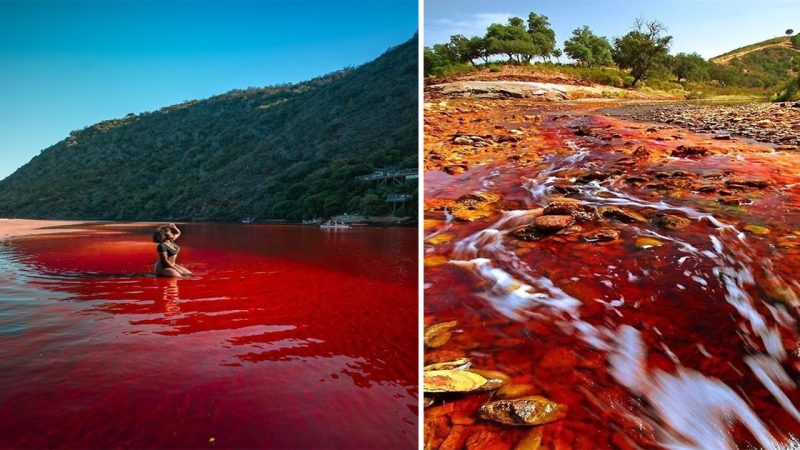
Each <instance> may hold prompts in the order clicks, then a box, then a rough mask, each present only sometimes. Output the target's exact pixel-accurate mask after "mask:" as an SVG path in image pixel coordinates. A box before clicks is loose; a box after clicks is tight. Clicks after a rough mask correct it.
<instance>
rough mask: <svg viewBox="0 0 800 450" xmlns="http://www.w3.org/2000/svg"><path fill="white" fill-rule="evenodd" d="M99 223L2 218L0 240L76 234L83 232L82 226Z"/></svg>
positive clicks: (0, 219)
mask: <svg viewBox="0 0 800 450" xmlns="http://www.w3.org/2000/svg"><path fill="white" fill-rule="evenodd" d="M93 223H97V222H95V221H89V220H39V219H4V218H0V239H8V238H14V237H21V236H35V235H40V234H55V233H59V234H60V233H75V232H78V231H81V230H82V229H81V228H77V226H80V225H87V224H93ZM66 227H76V228H66Z"/></svg>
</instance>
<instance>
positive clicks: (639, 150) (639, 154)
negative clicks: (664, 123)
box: [631, 145, 653, 161]
mask: <svg viewBox="0 0 800 450" xmlns="http://www.w3.org/2000/svg"><path fill="white" fill-rule="evenodd" d="M652 154H653V152H651V151H650V150H648V149H646V148H644V147H643V146H641V145H640V146H638V147H636V149H635V150H634V151H633V153H631V156H632V157H633V158H635V159H637V160H639V161H644V160H647V159H650V156H651V155H652Z"/></svg>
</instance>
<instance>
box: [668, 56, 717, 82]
mask: <svg viewBox="0 0 800 450" xmlns="http://www.w3.org/2000/svg"><path fill="white" fill-rule="evenodd" d="M672 73H673V74H674V75H675V77H677V78H678V81H682V80H683V81H704V80H707V79H708V77H709V72H708V62H707V61H706V60H705V59H703V57H702V56H700V55H699V54H697V53H678V54H677V55H675V57H674V58H673V60H672Z"/></svg>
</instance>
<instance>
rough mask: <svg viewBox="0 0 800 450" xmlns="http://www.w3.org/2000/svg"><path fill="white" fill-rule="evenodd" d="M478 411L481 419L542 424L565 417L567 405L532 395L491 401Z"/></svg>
mask: <svg viewBox="0 0 800 450" xmlns="http://www.w3.org/2000/svg"><path fill="white" fill-rule="evenodd" d="M478 413H479V414H480V417H481V418H482V419H485V420H493V421H495V422H500V423H503V424H506V425H516V426H525V425H542V424H545V423H550V422H554V421H556V420H559V419H562V418H564V417H566V415H567V407H566V405H561V404H558V403H555V402H553V401H550V400H548V399H546V398H544V397H540V396H536V395H534V396H530V397H523V398H519V399H514V400H496V401H492V402H489V403H486V404H484V405H483V406H481V407H480V409H479V410H478Z"/></svg>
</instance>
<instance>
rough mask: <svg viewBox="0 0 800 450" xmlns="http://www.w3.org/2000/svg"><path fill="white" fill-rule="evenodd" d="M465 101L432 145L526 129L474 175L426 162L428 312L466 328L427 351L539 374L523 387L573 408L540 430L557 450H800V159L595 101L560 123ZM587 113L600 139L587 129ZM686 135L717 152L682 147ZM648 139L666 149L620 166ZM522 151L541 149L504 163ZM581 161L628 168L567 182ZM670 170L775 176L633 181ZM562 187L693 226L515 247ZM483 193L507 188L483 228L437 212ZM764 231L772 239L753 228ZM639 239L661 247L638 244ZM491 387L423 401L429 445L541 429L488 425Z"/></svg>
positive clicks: (639, 226)
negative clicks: (711, 188)
mask: <svg viewBox="0 0 800 450" xmlns="http://www.w3.org/2000/svg"><path fill="white" fill-rule="evenodd" d="M465 103H466V102H465ZM470 106H471V105H466V106H462V105H460V104H459V105H455V106H453V108H454V109H455V108H459V107H461V108H463V109H461V110H460V111H459V112H460V113H461V114H458V113H450V114H448V115H442V116H437V117H436V119H432V118H431V117H430V116H429V117H426V120H428V121H430V122H434V121H436V125H435V126H434V125H432V124H431V125H429V128H430V129H432V130H435V131H437V132H438V135H434V136H432V137H429V136H428V135H426V139H427V140H428V142H427V143H426V146H430V147H431V148H437V149H438V148H442V149H448V148H455V151H464V152H467V151H465V150H463V149H464V147H463V146H462V147H457V146H453V145H452V143H451V139H452V137H451V136H452V133H455V132H460V133H464V134H475V135H483V136H486V135H492V134H502V133H503V131H498V128H495V125H498V124H499V125H504V126H505V127H507V128H519V129H521V130H522V131H523V132H524V133H523V134H521V136H523V137H522V140H521V141H520V142H518V143H515V144H511V145H509V144H506V145H505V146H502V145H501V146H498V147H497V148H494V149H493V150H492V151H488V152H486V153H484V154H482V156H480V158H479V157H478V156H469V155H470V154H469V153H467V155H468V156H466V157H465V159H468V158H473V159H468V160H469V161H470V163H471V164H470V167H469V170H468V171H467V172H465V173H464V174H461V175H457V176H450V175H446V174H444V173H443V172H440V171H429V172H427V173H426V179H425V181H426V182H425V186H426V193H425V197H426V204H427V205H430V207H428V208H427V210H426V219H428V221H427V222H428V223H429V226H427V230H426V235H427V237H428V238H429V239H431V241H430V242H428V243H427V244H426V259H428V260H429V261H430V262H431V264H429V267H428V268H426V271H425V285H426V290H425V314H426V324H432V323H437V322H442V321H449V320H456V321H457V322H458V332H457V333H456V334H455V335H454V336H453V337H452V338H451V339H450V341H449V342H448V343H447V344H445V345H444V346H443V347H441V348H437V349H429V350H428V352H427V354H426V361H427V362H429V363H430V362H438V361H442V360H452V359H455V358H457V357H467V358H469V359H470V360H471V361H472V367H473V368H478V369H489V370H497V371H501V372H503V373H505V374H506V375H508V376H509V377H510V383H514V384H524V385H528V386H529V387H530V389H531V390H532V392H531V394H529V395H543V396H546V397H548V398H550V399H551V400H554V401H557V402H559V403H562V404H565V405H567V406H568V407H569V413H568V415H567V417H566V418H565V419H563V420H560V421H558V422H554V423H551V424H547V425H543V426H542V427H539V428H540V430H541V432H542V437H541V439H542V441H541V442H542V445H543V447H544V448H582V449H589V448H661V447H679V448H733V447H741V448H753V446H764V447H768V448H778V447H779V446H785V447H786V448H797V447H796V445H797V442H798V436H800V414H797V410H796V408H797V406H798V405H800V390H799V389H798V387H797V385H796V380H800V351H799V349H800V346H799V344H800V333H798V328H797V320H798V318H800V314H798V306H800V302H798V298H797V294H798V293H800V284H799V283H798V282H797V281H796V276H797V273H798V270H800V251H799V249H800V245H798V244H800V240H799V239H800V237H799V236H798V230H800V190H799V189H798V184H797V183H799V182H800V157H798V156H797V155H796V154H792V153H785V152H775V151H773V150H772V149H771V148H770V147H766V146H762V145H758V144H755V143H752V142H744V141H739V140H733V141H724V142H719V141H712V140H710V139H709V137H708V136H702V135H696V134H692V133H689V132H686V131H685V130H680V129H677V128H672V127H665V128H661V127H658V126H656V125H652V124H639V123H633V122H626V121H622V120H617V119H612V118H608V117H604V116H601V115H599V114H596V113H594V112H593V111H591V110H590V109H589V107H580V106H574V107H573V110H570V111H567V113H566V114H559V115H557V114H555V113H554V112H553V111H552V110H548V109H547V108H546V107H541V106H539V107H537V108H538V109H536V108H527V109H526V108H525V107H524V106H520V107H518V108H517V109H515V108H513V107H509V106H508V105H507V104H506V105H504V107H503V108H500V107H497V108H495V109H489V108H484V109H480V110H478V111H475V110H471V107H470ZM530 114H540V115H541V116H542V120H541V124H537V123H531V122H530V121H526V120H523V119H522V118H523V117H529V115H530ZM578 125H582V126H587V127H589V128H590V129H591V130H593V132H594V133H596V135H595V136H578V135H576V133H575V131H574V130H575V128H574V127H576V126H578ZM651 127H655V128H658V130H651V131H647V129H648V128H651ZM500 128H502V127H500ZM681 144H684V145H698V144H702V145H704V146H707V147H708V148H709V149H711V151H712V152H713V153H714V154H713V155H712V156H708V157H704V158H698V159H687V158H673V157H669V151H670V150H671V149H674V148H676V147H677V146H678V145H681ZM437 145H439V146H440V147H437ZM638 145H643V146H644V147H645V148H647V149H648V150H651V151H652V152H653V157H652V159H651V160H649V161H646V162H641V163H637V164H636V165H635V166H632V167H631V166H622V165H617V164H616V163H617V161H619V160H621V159H622V158H623V157H625V156H627V155H628V154H629V153H630V151H631V150H632V149H633V148H635V147H636V146H638ZM440 152H442V153H444V152H445V150H440ZM519 154H523V155H529V156H530V158H528V157H523V158H516V159H512V158H509V156H514V155H519ZM581 169H585V170H589V169H591V170H601V171H613V170H617V169H619V170H620V173H619V174H614V175H611V176H610V177H609V178H608V179H606V180H602V181H599V182H595V183H586V184H581V183H575V182H574V180H572V181H570V177H572V176H573V175H570V174H569V171H574V170H581ZM676 170H683V171H685V172H689V175H681V176H682V177H689V178H691V179H692V180H693V181H694V182H696V181H697V180H700V181H703V180H704V179H705V178H704V177H705V176H706V175H712V174H721V173H722V172H723V171H724V170H731V171H733V172H734V173H733V174H730V175H731V176H748V177H754V176H757V177H760V178H762V179H766V180H769V181H770V183H771V185H770V187H768V188H766V189H757V190H750V191H747V192H746V193H745V194H744V195H746V196H749V197H751V198H752V200H753V203H752V204H751V205H747V206H741V207H730V206H725V205H722V204H720V203H719V202H718V201H717V195H716V194H703V193H698V192H696V191H693V189H692V188H691V183H690V184H688V185H687V184H683V185H681V183H677V182H675V183H676V184H675V185H674V186H666V187H665V186H661V187H660V188H655V189H654V188H650V187H647V186H645V185H644V183H642V184H639V185H636V184H631V183H628V182H626V181H624V178H625V177H626V176H628V175H631V174H644V175H647V176H648V177H649V178H651V179H652V180H653V181H658V179H657V178H655V177H654V176H653V174H654V173H655V172H658V171H663V172H666V173H670V174H671V173H673V172H674V171H676ZM727 176H728V175H725V176H723V177H721V179H723V180H724V179H726V177H727ZM677 178H679V177H677V176H676V177H673V176H672V175H669V176H668V178H667V179H666V181H665V183H666V184H667V185H670V183H673V181H670V180H677ZM709 179H710V178H709ZM562 183H564V184H567V185H572V186H574V187H575V188H576V189H577V191H576V192H575V193H573V194H569V195H570V196H571V197H573V198H575V199H577V200H581V201H582V202H584V203H585V204H587V205H591V206H593V207H602V206H621V207H625V208H629V209H632V210H634V211H642V212H644V211H645V210H648V209H649V210H651V211H652V210H658V211H660V212H668V213H671V214H676V215H680V216H684V217H687V218H689V219H690V220H691V224H690V226H689V227H688V228H687V229H685V230H681V231H668V230H663V229H660V228H658V227H657V226H654V225H653V224H652V223H622V222H618V221H615V220H606V221H602V222H600V223H586V224H581V225H582V227H583V232H587V231H592V230H594V229H596V228H613V229H616V230H618V231H619V232H620V238H619V239H618V240H616V241H615V242H609V243H588V242H585V241H583V240H582V239H581V238H580V233H578V234H573V235H569V234H565V235H552V236H545V237H542V238H541V239H538V240H535V241H532V242H526V241H521V240H519V239H516V238H515V237H514V234H513V233H514V230H518V229H519V228H520V227H524V226H526V225H527V224H529V223H531V222H532V220H533V215H532V214H533V211H534V210H536V208H540V207H541V206H544V205H547V203H548V201H549V199H550V198H551V197H557V196H560V194H558V193H556V192H554V191H553V190H552V188H553V186H556V185H559V184H562ZM471 192H485V193H496V194H500V195H502V197H503V203H502V204H500V205H499V206H498V207H497V210H496V211H494V213H493V214H492V215H491V216H490V217H487V218H482V219H478V220H475V221H474V222H458V221H449V220H447V216H446V214H444V213H443V212H442V211H439V210H438V209H437V207H438V205H441V204H447V203H446V202H447V201H452V200H455V199H456V198H458V197H459V196H461V195H464V194H468V193H471ZM443 202H444V203H443ZM714 220H716V221H718V222H723V223H724V224H725V225H724V226H720V225H719V224H717V225H716V226H714V225H713V223H712V221H714ZM751 224H756V225H762V226H766V227H768V228H769V229H770V232H769V234H767V235H753V234H749V233H744V232H742V230H743V229H744V227H745V226H747V225H751ZM639 237H650V238H657V239H659V240H661V241H662V243H663V244H664V245H663V246H661V247H653V248H647V249H643V248H637V246H635V245H634V242H635V240H636V239H637V238H639ZM440 261H446V263H444V264H442V263H441V262H440ZM504 277H507V278H504ZM764 373H768V375H764ZM760 376H761V378H760ZM771 383H774V386H773V388H774V389H773V390H772V391H771V390H770V389H769V387H768V385H770V384H771ZM493 396H494V394H492V393H475V394H465V395H452V396H440V397H438V398H436V399H435V403H434V406H432V407H430V408H426V410H425V417H426V435H427V436H428V437H427V438H426V440H427V441H428V443H429V444H430V446H431V447H432V448H461V447H466V448H468V449H478V448H481V449H486V448H492V449H505V448H513V447H514V445H516V444H517V443H518V442H519V441H520V440H521V439H523V436H525V435H526V433H529V432H530V430H531V428H529V427H510V426H505V425H500V424H497V423H494V422H491V421H484V420H480V419H479V418H478V417H477V409H478V407H479V406H480V405H481V404H483V403H484V402H486V401H487V400H490V399H492V398H493Z"/></svg>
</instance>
